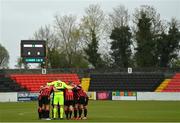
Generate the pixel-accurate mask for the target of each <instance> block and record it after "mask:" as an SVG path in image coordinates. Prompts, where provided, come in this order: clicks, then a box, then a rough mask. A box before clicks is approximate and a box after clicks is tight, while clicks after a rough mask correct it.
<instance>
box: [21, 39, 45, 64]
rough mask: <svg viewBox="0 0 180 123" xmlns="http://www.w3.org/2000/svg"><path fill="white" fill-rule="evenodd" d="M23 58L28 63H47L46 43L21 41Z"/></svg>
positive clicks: (41, 41)
mask: <svg viewBox="0 0 180 123" xmlns="http://www.w3.org/2000/svg"><path fill="white" fill-rule="evenodd" d="M21 57H22V59H23V62H26V63H45V62H46V41H44V40H21Z"/></svg>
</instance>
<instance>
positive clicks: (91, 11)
mask: <svg viewBox="0 0 180 123" xmlns="http://www.w3.org/2000/svg"><path fill="white" fill-rule="evenodd" d="M85 13H86V15H85V16H84V17H83V19H82V24H81V33H82V35H83V39H84V41H85V42H86V48H84V51H85V53H86V56H87V57H86V58H87V60H88V61H89V62H90V63H91V64H92V65H93V66H94V67H95V68H97V67H100V66H102V64H103V63H102V62H103V60H102V58H101V55H100V53H98V48H99V40H100V36H101V35H102V32H103V23H104V22H103V21H104V13H103V11H102V10H101V8H100V6H99V5H89V7H88V8H86V10H85Z"/></svg>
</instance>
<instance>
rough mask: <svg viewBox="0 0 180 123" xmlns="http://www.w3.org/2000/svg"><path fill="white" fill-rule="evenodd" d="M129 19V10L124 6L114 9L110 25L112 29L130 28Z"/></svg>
mask: <svg viewBox="0 0 180 123" xmlns="http://www.w3.org/2000/svg"><path fill="white" fill-rule="evenodd" d="M129 17H130V16H129V14H128V10H127V9H126V8H125V7H124V6H123V5H119V6H117V7H116V8H113V12H112V13H110V14H109V25H110V26H111V29H114V28H120V27H122V26H128V23H129Z"/></svg>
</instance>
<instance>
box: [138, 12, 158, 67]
mask: <svg viewBox="0 0 180 123" xmlns="http://www.w3.org/2000/svg"><path fill="white" fill-rule="evenodd" d="M140 16H141V17H140V18H139V19H138V24H137V27H138V31H137V32H136V33H135V35H136V43H137V48H136V51H137V52H136V54H135V59H136V63H137V66H139V67H153V66H155V65H156V63H157V61H156V57H155V56H156V55H155V41H154V40H153V34H152V32H151V26H152V23H151V19H150V18H148V17H147V15H146V13H144V12H143V11H141V13H140Z"/></svg>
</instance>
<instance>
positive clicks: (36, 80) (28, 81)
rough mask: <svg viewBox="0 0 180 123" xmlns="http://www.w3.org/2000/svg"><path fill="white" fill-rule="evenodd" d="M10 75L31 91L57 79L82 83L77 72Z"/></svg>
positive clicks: (36, 90)
mask: <svg viewBox="0 0 180 123" xmlns="http://www.w3.org/2000/svg"><path fill="white" fill-rule="evenodd" d="M10 77H11V79H13V80H14V81H16V82H17V83H18V84H19V85H21V86H22V87H26V88H27V90H29V91H30V92H38V91H39V87H40V86H41V85H43V84H45V83H47V82H50V81H54V80H55V79H59V80H62V81H65V82H67V81H72V82H75V83H76V84H79V83H80V80H79V77H78V75H77V74H45V75H42V74H11V75H10Z"/></svg>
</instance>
